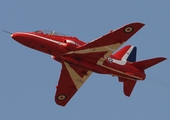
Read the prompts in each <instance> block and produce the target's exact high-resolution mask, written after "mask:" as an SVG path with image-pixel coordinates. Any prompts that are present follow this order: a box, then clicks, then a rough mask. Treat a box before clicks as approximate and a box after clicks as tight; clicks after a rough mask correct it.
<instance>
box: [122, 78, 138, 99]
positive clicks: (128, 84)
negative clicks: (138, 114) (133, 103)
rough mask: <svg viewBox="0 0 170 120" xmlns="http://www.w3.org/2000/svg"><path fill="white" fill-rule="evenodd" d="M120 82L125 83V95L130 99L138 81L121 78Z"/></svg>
mask: <svg viewBox="0 0 170 120" xmlns="http://www.w3.org/2000/svg"><path fill="white" fill-rule="evenodd" d="M119 82H123V91H124V94H125V95H126V96H128V97H129V96H130V95H131V93H132V91H133V88H134V87H135V84H136V82H137V81H135V80H129V79H126V78H121V77H119Z"/></svg>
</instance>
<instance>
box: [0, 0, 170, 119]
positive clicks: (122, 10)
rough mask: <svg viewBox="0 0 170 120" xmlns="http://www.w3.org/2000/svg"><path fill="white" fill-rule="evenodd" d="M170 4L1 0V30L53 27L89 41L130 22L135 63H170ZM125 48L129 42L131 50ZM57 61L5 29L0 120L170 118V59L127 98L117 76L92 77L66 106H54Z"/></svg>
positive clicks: (0, 51)
mask: <svg viewBox="0 0 170 120" xmlns="http://www.w3.org/2000/svg"><path fill="white" fill-rule="evenodd" d="M169 6H170V1H169V0H161V1H159V0H154V1H148V0H142V1H140V2H139V1H136V0H129V1H128V2H127V1H125V0H124V1H123V0H122V1H120V0H107V1H106V0H89V1H87V0H86V1H83V0H82V1H80V0H72V1H68V0H62V1H59V0H48V1H47V0H46V1H41V0H37V1H34V0H18V1H17V2H16V1H13V0H5V1H2V0H1V4H0V29H1V30H3V29H4V30H8V31H10V32H16V31H34V30H37V29H45V30H56V31H58V32H62V33H65V34H68V35H73V36H77V37H78V38H79V39H81V40H83V41H85V42H89V41H91V40H93V39H95V38H97V37H100V36H102V35H103V34H106V33H108V32H109V31H110V30H112V29H117V28H119V27H121V26H123V25H125V24H128V23H132V22H136V21H137V22H143V23H145V24H146V25H145V26H144V27H143V28H142V29H141V30H140V31H139V32H138V33H137V34H135V35H134V36H133V37H132V38H131V39H129V41H128V42H127V43H126V44H132V45H135V46H137V47H138V55H137V60H142V59H147V58H152V57H157V56H165V57H167V58H170V54H169V53H170V49H169V48H170V47H169V44H170V42H169V41H170V29H169V28H170V7H169ZM126 44H125V45H126ZM60 69H61V65H60V63H57V62H56V61H54V60H53V59H52V58H51V57H50V56H49V55H46V54H43V53H40V52H38V51H34V50H32V49H29V48H26V47H25V46H22V45H20V44H19V43H17V42H15V41H14V40H12V39H11V38H10V36H9V35H8V34H6V33H4V32H0V120H54V119H56V120H59V119H60V120H68V119H69V120H70V119H71V120H113V119H114V120H169V119H170V114H169V113H170V79H169V74H170V62H169V60H166V61H164V62H162V63H160V64H158V65H156V66H154V67H152V68H150V69H148V70H147V71H146V73H147V78H146V80H145V81H142V82H138V83H137V85H136V86H135V89H134V91H133V93H132V95H131V97H130V98H128V97H126V96H124V94H123V90H122V83H119V82H118V80H117V78H116V77H111V76H109V75H99V74H95V73H94V74H93V75H92V76H91V77H90V78H89V79H88V81H87V82H86V83H85V84H84V85H83V87H82V88H81V89H80V90H79V91H78V92H77V94H76V95H75V96H74V97H73V98H72V99H71V101H70V102H69V103H68V104H67V106H66V107H60V106H58V105H56V104H55V102H54V95H55V86H56V85H57V82H58V79H59V76H60Z"/></svg>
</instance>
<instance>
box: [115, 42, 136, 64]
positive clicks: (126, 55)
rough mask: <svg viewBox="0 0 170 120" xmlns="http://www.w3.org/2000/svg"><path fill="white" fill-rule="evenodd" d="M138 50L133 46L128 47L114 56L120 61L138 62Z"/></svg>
mask: <svg viewBox="0 0 170 120" xmlns="http://www.w3.org/2000/svg"><path fill="white" fill-rule="evenodd" d="M136 53H137V48H136V47H135V46H133V45H127V46H125V47H123V48H122V49H121V50H119V51H118V52H116V53H115V54H114V55H113V56H114V57H115V58H117V59H120V60H125V61H129V62H136Z"/></svg>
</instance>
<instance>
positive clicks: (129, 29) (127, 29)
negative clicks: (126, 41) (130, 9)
mask: <svg viewBox="0 0 170 120" xmlns="http://www.w3.org/2000/svg"><path fill="white" fill-rule="evenodd" d="M124 31H125V33H130V32H132V31H133V28H132V27H131V26H128V27H126V28H125V29H124Z"/></svg>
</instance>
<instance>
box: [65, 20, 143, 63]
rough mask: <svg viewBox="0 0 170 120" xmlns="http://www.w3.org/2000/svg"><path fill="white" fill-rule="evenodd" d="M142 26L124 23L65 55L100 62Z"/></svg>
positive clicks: (140, 24) (141, 24)
mask: <svg viewBox="0 0 170 120" xmlns="http://www.w3.org/2000/svg"><path fill="white" fill-rule="evenodd" d="M143 26H144V24H143V23H131V24H128V25H125V26H123V27H121V28H119V29H117V30H114V31H111V32H110V33H108V34H106V35H104V36H102V37H100V38H98V39H96V40H94V41H92V42H90V43H88V44H85V45H83V46H81V47H79V48H77V49H76V50H75V51H71V52H68V53H66V54H65V55H68V56H69V55H71V56H75V57H78V58H83V59H86V60H87V59H89V60H93V61H95V62H96V63H98V64H101V63H102V62H103V61H104V60H105V59H107V58H108V57H109V56H110V55H111V54H112V53H113V52H115V51H116V50H117V49H118V48H119V47H120V46H121V45H122V44H123V43H124V42H126V41H127V40H128V39H129V38H130V37H132V36H133V35H134V34H135V33H136V32H137V31H138V30H139V29H141V28H142V27H143Z"/></svg>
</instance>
